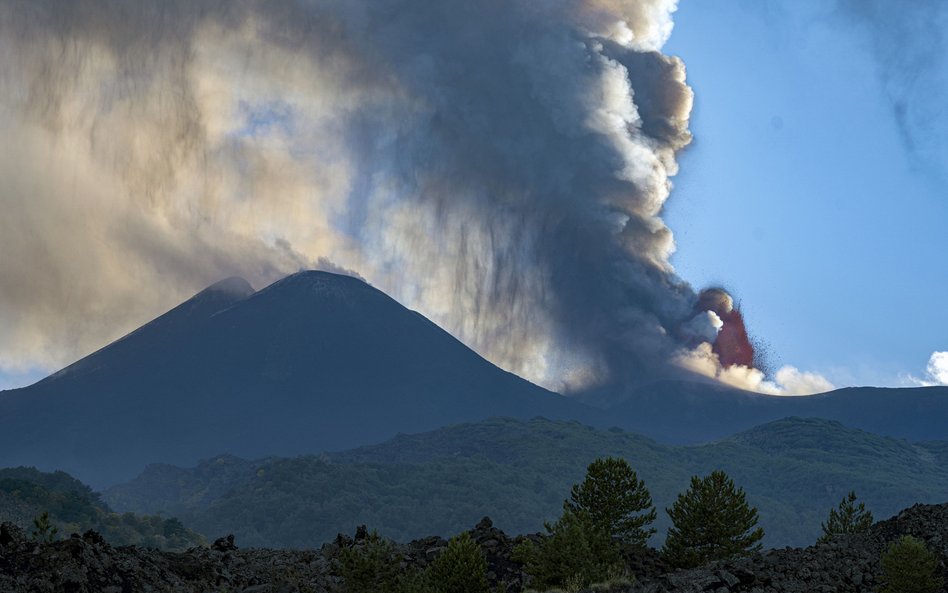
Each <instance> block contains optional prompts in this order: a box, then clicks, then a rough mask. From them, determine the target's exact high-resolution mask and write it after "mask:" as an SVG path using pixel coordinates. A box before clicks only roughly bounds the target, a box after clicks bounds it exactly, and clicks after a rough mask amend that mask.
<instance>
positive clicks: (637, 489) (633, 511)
mask: <svg viewBox="0 0 948 593" xmlns="http://www.w3.org/2000/svg"><path fill="white" fill-rule="evenodd" d="M565 505H566V507H567V508H568V509H569V510H571V511H572V512H574V513H585V514H586V515H588V517H589V518H590V519H591V520H592V521H593V523H594V524H595V525H596V526H597V527H598V528H600V529H603V530H605V531H606V532H607V533H608V534H609V535H610V536H611V537H612V538H614V539H616V540H617V541H619V542H622V543H624V544H630V545H634V546H638V547H645V544H646V542H648V538H649V537H650V536H651V535H652V534H653V533H655V529H653V528H650V527H648V526H649V525H651V524H652V523H653V522H654V521H655V507H654V506H652V496H651V495H650V494H649V491H648V488H646V487H645V482H643V481H642V480H640V479H639V478H638V476H637V475H636V474H635V472H634V471H632V467H631V466H630V465H629V463H628V462H627V461H626V460H625V459H619V458H615V457H607V458H605V459H597V460H595V461H593V462H592V463H591V464H589V467H588V468H586V478H585V479H584V480H583V482H582V483H581V484H575V485H574V486H573V489H572V492H571V494H570V500H568V501H566V503H565Z"/></svg>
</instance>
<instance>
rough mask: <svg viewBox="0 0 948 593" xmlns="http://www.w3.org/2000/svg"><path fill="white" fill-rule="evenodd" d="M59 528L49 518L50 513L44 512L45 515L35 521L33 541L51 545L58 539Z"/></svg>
mask: <svg viewBox="0 0 948 593" xmlns="http://www.w3.org/2000/svg"><path fill="white" fill-rule="evenodd" d="M58 532H59V528H57V527H56V526H55V525H53V521H52V519H50V518H49V512H48V511H43V514H42V515H40V516H39V517H36V518H35V519H33V539H34V540H36V541H38V542H42V543H45V544H48V543H51V542H53V541H54V540H55V539H56V534H57V533H58Z"/></svg>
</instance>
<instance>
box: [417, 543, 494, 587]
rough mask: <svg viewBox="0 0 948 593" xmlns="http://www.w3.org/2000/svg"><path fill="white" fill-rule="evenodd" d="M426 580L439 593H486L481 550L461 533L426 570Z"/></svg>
mask: <svg viewBox="0 0 948 593" xmlns="http://www.w3.org/2000/svg"><path fill="white" fill-rule="evenodd" d="M428 580H429V582H430V583H431V585H432V586H433V587H434V589H435V591H437V592H438V593H488V592H489V591H490V585H489V583H488V582H487V559H486V558H485V557H484V552H483V551H482V550H481V548H480V546H478V545H477V543H475V542H474V540H473V539H471V534H469V533H467V532H464V533H462V534H461V535H459V536H457V537H454V538H452V539H451V541H449V542H448V547H447V548H446V549H445V550H444V552H442V553H441V555H440V556H438V557H437V558H436V559H435V561H434V562H432V563H431V566H430V567H428Z"/></svg>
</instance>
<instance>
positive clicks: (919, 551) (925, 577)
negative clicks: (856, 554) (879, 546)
mask: <svg viewBox="0 0 948 593" xmlns="http://www.w3.org/2000/svg"><path fill="white" fill-rule="evenodd" d="M937 568H938V558H937V557H936V556H935V554H933V553H932V551H931V550H929V549H928V547H927V546H926V545H925V542H922V541H919V540H917V539H915V538H914V537H912V536H910V535H904V536H902V538H901V539H899V540H898V541H896V542H892V543H891V544H890V545H889V548H888V549H887V550H886V551H885V553H883V554H882V571H883V580H884V582H885V586H884V587H883V588H882V593H936V592H937V591H939V590H941V587H942V584H943V581H942V579H941V578H939V577H938V576H937V575H936V573H935V571H936V570H937Z"/></svg>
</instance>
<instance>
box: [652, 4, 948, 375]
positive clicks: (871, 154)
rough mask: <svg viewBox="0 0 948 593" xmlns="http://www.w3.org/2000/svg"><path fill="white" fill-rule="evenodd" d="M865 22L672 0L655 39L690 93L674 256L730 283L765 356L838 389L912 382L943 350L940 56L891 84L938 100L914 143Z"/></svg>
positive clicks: (947, 288) (944, 118)
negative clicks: (664, 39)
mask: <svg viewBox="0 0 948 593" xmlns="http://www.w3.org/2000/svg"><path fill="white" fill-rule="evenodd" d="M888 4H889V5H890V7H892V8H897V7H900V6H905V5H907V4H910V3H901V2H891V3H888ZM914 4H918V5H924V4H927V5H928V7H929V8H931V7H932V6H933V4H932V3H914ZM942 12H944V11H942ZM943 22H944V19H943ZM893 26H894V25H893ZM901 33H906V34H909V35H912V34H917V35H919V36H920V39H917V40H916V41H915V42H917V43H930V39H927V38H926V37H925V36H924V32H916V31H915V29H913V28H912V27H909V26H906V29H905V30H904V31H902V32H901ZM876 35H877V32H876V31H874V30H873V29H872V28H868V27H865V26H863V23H861V22H860V21H859V20H858V18H856V17H854V16H853V15H852V14H849V13H848V12H846V11H845V10H843V9H841V8H840V7H834V6H833V4H832V3H830V2H824V1H817V2H812V1H810V2H808V1H805V0H793V1H792V2H750V1H747V2H738V1H733V2H702V1H700V0H692V1H690V2H689V1H688V0H683V2H681V4H680V7H679V10H678V12H677V13H676V15H675V30H674V33H673V34H672V36H671V38H670V40H669V42H668V44H666V46H665V51H666V52H668V53H671V54H674V55H678V56H680V57H681V58H682V59H683V60H684V61H685V64H686V65H687V68H688V81H689V84H691V86H692V88H693V89H694V91H695V107H694V111H693V113H692V119H691V131H692V133H693V134H694V137H695V140H694V142H693V143H692V145H691V146H689V147H688V148H687V149H686V151H685V152H684V153H683V154H682V155H681V156H680V165H681V170H680V173H679V175H678V177H677V178H676V179H675V189H674V191H673V193H672V198H671V199H670V200H669V202H668V206H667V214H666V220H667V222H668V224H669V227H670V228H672V229H673V230H674V232H675V238H676V241H677V245H678V251H677V252H676V254H675V255H674V256H673V258H672V263H673V264H674V265H675V267H676V270H677V271H678V273H679V274H680V275H681V276H682V277H684V278H687V279H688V280H689V281H690V282H692V283H694V284H696V285H698V286H702V285H708V284H721V285H723V286H725V287H727V288H728V289H729V290H730V291H732V293H733V294H734V296H735V298H736V299H738V300H739V301H740V302H741V304H742V309H743V311H744V314H745V317H746V321H747V324H748V327H749V330H750V332H751V333H752V335H756V336H757V337H758V338H759V339H761V340H762V341H763V342H764V343H765V345H766V348H767V351H768V353H769V357H770V358H771V364H772V365H774V366H779V365H780V364H782V363H788V364H793V365H794V366H797V367H799V368H804V369H808V370H812V371H815V372H818V373H821V374H823V375H824V376H825V377H827V378H828V379H829V380H830V381H832V382H833V383H834V384H836V385H884V386H899V385H911V384H913V381H912V380H911V378H910V377H915V378H918V379H924V378H925V377H926V370H925V369H926V365H927V363H928V361H929V358H930V356H931V355H932V353H933V352H936V351H945V350H948V310H946V305H948V189H946V188H948V185H946V180H948V114H946V112H945V111H944V109H945V108H944V107H943V105H948V69H946V64H948V62H946V61H942V62H941V63H940V64H935V65H934V66H932V68H931V69H930V70H928V69H925V70H923V71H922V72H921V73H920V74H919V76H921V77H923V78H925V79H926V82H927V83H928V84H930V86H929V85H928V84H926V85H918V88H917V90H915V91H911V90H910V91H905V92H904V93H903V94H904V96H905V98H906V99H907V100H908V101H914V102H915V103H916V105H917V106H918V107H919V109H922V108H932V109H933V110H935V112H934V114H933V117H930V118H929V119H926V120H925V123H924V128H923V129H920V130H919V129H913V130H910V132H911V133H913V134H916V135H919V136H921V138H920V139H919V143H921V144H922V146H921V147H920V148H919V147H916V148H915V149H913V148H912V147H911V146H908V145H907V144H906V142H905V140H904V138H903V136H902V134H903V131H902V130H900V129H899V125H898V120H897V118H896V117H895V114H894V110H893V105H892V102H891V101H890V98H889V96H888V94H887V92H886V88H887V79H886V77H885V72H884V70H885V68H886V66H887V64H886V63H885V62H882V61H880V59H882V60H884V59H885V56H879V55H878V53H877V52H876V51H875V43H876V42H875V36H876ZM904 43H905V44H906V46H908V47H901V48H900V47H898V46H896V47H895V48H894V49H893V51H895V52H897V55H898V54H899V53H910V52H911V51H912V50H913V48H912V47H911V45H912V43H913V41H912V40H911V39H906V40H904ZM932 49H933V50H934V51H937V48H935V47H933V48H932ZM899 84H900V81H898V80H896V81H888V85H889V87H891V88H894V89H895V90H896V91H898V90H899ZM919 104H920V105H919Z"/></svg>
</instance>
